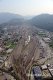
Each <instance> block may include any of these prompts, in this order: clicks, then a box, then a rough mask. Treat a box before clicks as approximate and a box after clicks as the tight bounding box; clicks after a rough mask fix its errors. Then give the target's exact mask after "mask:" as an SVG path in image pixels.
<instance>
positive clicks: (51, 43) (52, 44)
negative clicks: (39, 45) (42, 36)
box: [49, 40, 53, 48]
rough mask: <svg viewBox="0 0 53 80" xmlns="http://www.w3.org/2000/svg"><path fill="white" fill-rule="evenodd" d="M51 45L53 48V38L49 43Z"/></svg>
mask: <svg viewBox="0 0 53 80" xmlns="http://www.w3.org/2000/svg"><path fill="white" fill-rule="evenodd" d="M49 46H50V47H52V48H53V40H52V41H51V42H50V43H49Z"/></svg>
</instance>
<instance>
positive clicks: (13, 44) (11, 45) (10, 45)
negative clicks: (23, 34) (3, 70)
mask: <svg viewBox="0 0 53 80" xmlns="http://www.w3.org/2000/svg"><path fill="white" fill-rule="evenodd" d="M5 46H6V48H15V46H16V44H15V43H12V42H11V41H7V43H6V45H5Z"/></svg>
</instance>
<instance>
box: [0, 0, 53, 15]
mask: <svg viewBox="0 0 53 80" xmlns="http://www.w3.org/2000/svg"><path fill="white" fill-rule="evenodd" d="M0 12H11V13H15V14H21V15H38V14H41V13H49V14H53V0H0Z"/></svg>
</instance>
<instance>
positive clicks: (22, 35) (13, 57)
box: [0, 20, 53, 80]
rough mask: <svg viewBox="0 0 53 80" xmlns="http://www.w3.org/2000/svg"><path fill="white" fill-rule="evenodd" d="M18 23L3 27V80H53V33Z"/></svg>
mask: <svg viewBox="0 0 53 80" xmlns="http://www.w3.org/2000/svg"><path fill="white" fill-rule="evenodd" d="M16 21H17V20H15V23H14V22H11V21H10V22H9V23H3V24H1V25H0V80H51V79H52V80H53V32H50V31H48V30H45V29H40V28H38V27H37V26H35V25H31V24H30V23H28V21H21V22H20V21H19V20H18V22H16Z"/></svg>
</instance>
